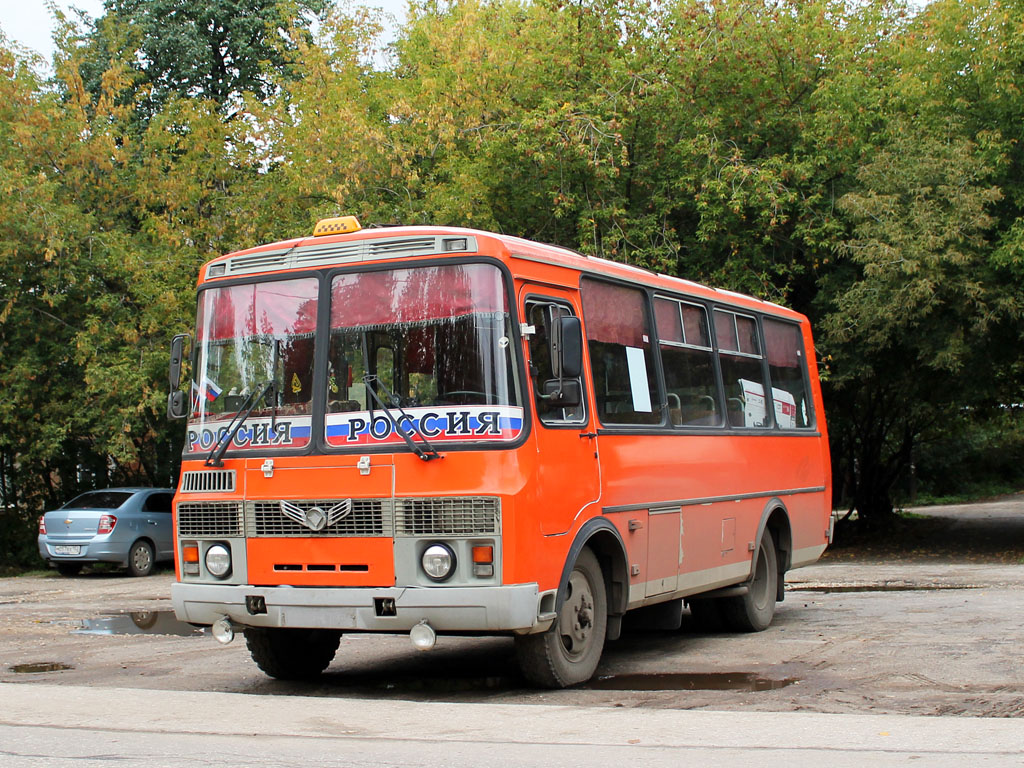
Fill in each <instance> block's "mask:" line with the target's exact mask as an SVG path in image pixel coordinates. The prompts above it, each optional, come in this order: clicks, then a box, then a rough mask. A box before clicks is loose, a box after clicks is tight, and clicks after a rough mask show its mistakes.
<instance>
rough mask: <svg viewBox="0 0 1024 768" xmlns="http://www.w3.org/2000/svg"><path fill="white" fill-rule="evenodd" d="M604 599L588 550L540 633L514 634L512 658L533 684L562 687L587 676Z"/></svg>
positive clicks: (602, 624)
mask: <svg viewBox="0 0 1024 768" xmlns="http://www.w3.org/2000/svg"><path fill="white" fill-rule="evenodd" d="M607 626H608V598H607V593H606V591H605V585H604V574H602V573H601V566H600V564H599V563H598V562H597V558H596V557H595V556H594V553H593V552H591V551H590V550H589V549H584V550H582V551H581V552H580V555H579V557H578V558H577V560H576V564H575V565H574V566H573V569H572V573H571V574H570V575H569V583H568V584H567V585H566V591H565V599H564V601H563V602H562V607H561V608H560V609H559V611H558V617H557V618H556V619H555V622H554V624H552V626H551V628H550V629H548V630H547V631H546V632H543V633H540V634H536V635H521V636H519V637H517V638H516V659H517V660H518V662H519V668H520V669H521V670H522V672H523V675H524V676H525V677H526V679H527V680H529V681H530V682H531V683H533V684H534V685H539V686H541V687H544V688H565V687H567V686H570V685H576V684H578V683H583V682H586V681H587V680H589V679H590V678H591V677H593V675H594V672H595V671H596V670H597V664H598V662H599V661H601V653H602V651H603V650H604V639H605V631H606V629H607Z"/></svg>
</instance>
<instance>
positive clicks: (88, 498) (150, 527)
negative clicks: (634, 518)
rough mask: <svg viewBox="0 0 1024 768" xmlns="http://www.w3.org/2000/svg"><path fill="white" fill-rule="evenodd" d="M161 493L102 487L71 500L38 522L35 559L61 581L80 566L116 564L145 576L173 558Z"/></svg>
mask: <svg viewBox="0 0 1024 768" xmlns="http://www.w3.org/2000/svg"><path fill="white" fill-rule="evenodd" d="M173 498H174V491H173V490H170V489H167V488H108V489H106V490H103V491H89V492H88V493H83V494H82V495H81V496H76V497H75V498H74V499H72V500H71V501H69V502H68V503H67V504H65V505H64V506H63V507H61V508H60V509H55V510H53V511H52V512H47V513H46V514H44V515H43V516H42V517H40V518H39V554H40V555H41V556H42V558H43V559H44V560H46V562H47V563H50V564H52V565H55V566H56V567H57V570H58V571H60V573H61V574H62V575H64V576H74V575H75V574H76V573H78V572H79V571H80V570H82V566H83V565H85V564H86V563H117V564H118V565H122V566H127V568H128V571H129V572H130V573H131V574H132V576H148V575H149V574H150V573H151V572H152V570H153V566H154V565H155V564H156V563H157V562H159V561H161V560H173V559H174V544H173V538H174V536H173V531H172V527H171V501H172V499H173Z"/></svg>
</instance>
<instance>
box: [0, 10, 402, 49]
mask: <svg viewBox="0 0 1024 768" xmlns="http://www.w3.org/2000/svg"><path fill="white" fill-rule="evenodd" d="M56 4H57V6H58V7H59V8H61V9H62V10H63V11H64V12H65V13H68V16H69V17H70V18H72V19H73V18H75V16H74V14H73V13H69V12H68V11H69V9H70V8H72V7H74V8H79V9H81V10H83V11H85V12H86V13H88V14H89V15H90V16H91V17H93V18H96V17H97V16H101V15H102V14H103V0H56ZM362 4H363V3H360V5H362ZM365 5H370V6H374V7H377V8H383V9H384V10H385V11H387V12H388V13H390V14H392V15H393V16H395V18H396V19H397V21H398V23H399V24H401V23H402V22H403V21H404V20H405V12H406V8H407V7H408V4H407V2H406V0H367V2H366V3H365ZM53 26H54V21H53V15H52V14H51V13H50V10H49V9H48V8H47V7H46V2H45V0H0V30H3V33H4V35H6V36H7V37H8V38H10V39H11V40H13V41H14V42H17V43H21V44H22V45H24V46H27V47H29V48H31V49H33V50H34V51H36V52H37V53H40V54H42V56H43V58H45V59H46V60H47V61H49V60H50V57H51V56H52V55H53V41H52V39H51V36H52V34H53Z"/></svg>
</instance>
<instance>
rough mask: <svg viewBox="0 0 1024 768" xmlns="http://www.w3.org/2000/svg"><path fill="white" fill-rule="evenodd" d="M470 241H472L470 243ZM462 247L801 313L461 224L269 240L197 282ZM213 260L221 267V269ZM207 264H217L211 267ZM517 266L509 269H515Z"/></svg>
mask: <svg viewBox="0 0 1024 768" xmlns="http://www.w3.org/2000/svg"><path fill="white" fill-rule="evenodd" d="M460 240H465V241H466V242H465V243H464V245H463V246H462V247H461V248H460V247H459V246H458V242H459V241H460ZM470 240H472V241H474V242H469V241H470ZM488 244H489V246H488ZM451 246H455V247H451ZM461 252H467V253H480V252H485V253H486V252H490V253H491V255H495V256H498V257H499V258H502V260H504V261H509V260H510V259H514V260H522V261H526V262H534V263H536V264H546V265H549V266H553V267H560V268H563V269H568V270H572V271H574V272H577V273H584V274H590V275H595V276H604V277H609V278H613V279H618V280H624V281H627V282H631V283H636V284H640V285H644V286H647V287H650V288H654V289H655V290H659V289H660V290H663V291H666V292H673V293H684V294H688V295H690V296H693V297H695V298H702V299H707V300H710V301H721V302H724V303H728V304H730V305H733V306H737V305H738V306H743V307H746V308H749V309H751V310H760V311H767V312H770V313H771V314H775V315H783V316H788V317H790V318H795V319H802V317H803V316H802V315H800V314H799V313H798V312H795V311H793V310H791V309H789V308H787V307H783V306H781V305H779V304H774V303H772V302H768V301H764V300H762V299H757V298H755V297H753V296H748V295H745V294H740V293H735V292H733V291H728V290H724V289H719V288H712V287H709V286H707V285H703V284H701V283H696V282H693V281H690V280H686V279H683V278H678V277H673V276H671V275H665V274H658V273H656V272H653V271H651V270H648V269H644V268H643V267H638V266H634V265H632V264H623V263H621V262H617V261H612V260H610V259H605V258H601V257H598V256H586V255H584V254H582V253H579V252H577V251H573V250H571V249H569V248H564V247H561V246H557V245H548V244H545V243H539V242H535V241H533V240H526V239H524V238H520V237H513V236H511V235H503V234H499V233H495V232H486V231H483V230H476V229H465V228H461V227H440V226H398V227H373V228H369V229H362V230H359V231H357V232H351V233H348V234H339V235H328V236H321V237H313V236H305V237H298V238H293V239H290V240H282V241H279V242H275V243H267V244H264V245H259V246H255V247H253V248H247V249H244V250H241V251H235V252H232V253H228V254H225V255H223V256H219V257H217V258H215V259H212V260H211V261H209V262H207V264H206V265H205V266H204V269H203V271H202V272H201V273H200V279H199V283H200V284H202V283H204V282H205V281H206V279H210V278H231V277H240V276H242V275H253V274H266V273H272V272H283V271H292V270H298V269H313V268H323V267H326V266H331V265H333V264H348V263H352V262H382V261H389V260H395V259H400V258H407V257H412V256H430V255H437V256H441V255H445V256H452V255H457V254H459V253H461ZM216 265H224V267H223V269H221V268H220V267H217V266H216ZM211 267H215V269H214V270H213V271H212V272H211V269H210V268H211ZM519 271H520V270H513V272H515V273H518V272H519Z"/></svg>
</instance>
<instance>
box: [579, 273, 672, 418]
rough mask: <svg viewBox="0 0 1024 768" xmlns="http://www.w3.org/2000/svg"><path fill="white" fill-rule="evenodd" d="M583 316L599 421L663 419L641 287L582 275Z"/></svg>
mask: <svg viewBox="0 0 1024 768" xmlns="http://www.w3.org/2000/svg"><path fill="white" fill-rule="evenodd" d="M580 292H581V295H582V297H583V317H584V320H585V321H586V325H587V348H588V349H589V351H590V367H591V373H592V376H593V380H594V396H595V398H596V400H597V415H598V418H600V420H601V423H602V424H617V425H622V426H627V425H643V424H661V397H660V390H659V385H658V379H657V375H656V373H655V368H654V350H653V349H652V347H651V323H650V319H649V318H648V312H647V297H646V296H645V295H644V293H643V291H641V290H639V289H637V288H631V287H628V286H624V285H616V284H614V283H605V282H602V281H599V280H590V279H585V280H583V282H582V284H581V287H580Z"/></svg>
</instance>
